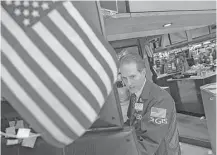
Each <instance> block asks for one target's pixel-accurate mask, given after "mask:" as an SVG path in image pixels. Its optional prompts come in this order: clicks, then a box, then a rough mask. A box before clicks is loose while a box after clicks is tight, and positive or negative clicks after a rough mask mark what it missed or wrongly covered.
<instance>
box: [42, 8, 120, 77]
mask: <svg viewBox="0 0 217 155" xmlns="http://www.w3.org/2000/svg"><path fill="white" fill-rule="evenodd" d="M57 11H58V12H59V13H60V14H61V15H62V18H64V19H65V21H67V23H68V24H69V26H71V27H73V29H74V30H75V31H76V32H77V34H79V36H80V38H82V40H83V42H84V43H85V44H86V46H87V48H88V49H89V50H90V51H91V53H92V54H93V56H94V57H96V58H97V60H98V61H99V63H100V64H101V65H102V66H103V68H104V70H105V71H106V73H107V74H108V76H109V78H110V79H111V81H113V73H112V70H111V68H110V67H109V65H108V63H107V62H106V61H105V60H104V58H103V57H102V56H101V54H100V53H99V51H98V50H97V49H96V48H95V47H94V46H93V44H92V43H91V42H90V40H89V38H88V37H87V35H86V34H85V33H84V32H83V31H82V29H81V28H80V27H79V26H78V24H77V23H76V21H75V20H74V19H73V18H72V16H71V15H70V14H69V13H68V12H67V10H66V9H65V8H64V7H63V6H61V7H59V8H57ZM43 20H44V21H45V19H43ZM43 20H42V21H43ZM113 54H114V55H115V54H116V53H115V52H114V53H113Z"/></svg>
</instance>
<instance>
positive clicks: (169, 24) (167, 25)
mask: <svg viewBox="0 0 217 155" xmlns="http://www.w3.org/2000/svg"><path fill="white" fill-rule="evenodd" d="M171 25H172V23H167V24H164V25H163V27H169V26H171Z"/></svg>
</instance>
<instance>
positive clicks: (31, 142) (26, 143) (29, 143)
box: [22, 133, 37, 148]
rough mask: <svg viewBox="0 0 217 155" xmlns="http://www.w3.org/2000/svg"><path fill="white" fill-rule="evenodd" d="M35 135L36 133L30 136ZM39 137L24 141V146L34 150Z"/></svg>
mask: <svg viewBox="0 0 217 155" xmlns="http://www.w3.org/2000/svg"><path fill="white" fill-rule="evenodd" d="M32 135H35V134H34V133H30V136H32ZM36 139H37V137H32V138H25V139H23V142H22V146H24V147H30V148H33V147H34V145H35V142H36Z"/></svg>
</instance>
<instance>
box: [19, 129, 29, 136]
mask: <svg viewBox="0 0 217 155" xmlns="http://www.w3.org/2000/svg"><path fill="white" fill-rule="evenodd" d="M30 131H31V130H30V129H27V128H19V130H18V132H17V137H18V138H26V137H29V134H30Z"/></svg>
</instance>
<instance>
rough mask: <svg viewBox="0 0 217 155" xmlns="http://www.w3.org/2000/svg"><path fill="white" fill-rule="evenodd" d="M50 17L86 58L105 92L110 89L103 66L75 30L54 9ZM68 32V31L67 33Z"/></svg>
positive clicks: (109, 82)
mask: <svg viewBox="0 0 217 155" xmlns="http://www.w3.org/2000/svg"><path fill="white" fill-rule="evenodd" d="M48 16H49V17H50V19H51V20H52V21H53V22H54V23H55V24H56V26H57V27H59V29H60V30H61V31H62V33H64V34H65V36H66V37H68V39H69V40H70V41H71V42H72V44H73V45H74V46H75V47H76V48H77V49H78V50H79V52H80V53H81V54H82V55H83V56H84V57H85V58H86V61H87V62H88V63H89V64H90V66H91V67H92V68H93V69H94V70H95V72H96V73H97V74H98V75H99V77H100V78H101V80H102V81H103V83H104V85H105V86H106V89H107V94H108V92H109V91H110V90H111V81H110V79H109V76H108V74H107V73H106V72H105V70H104V68H103V67H102V66H101V64H100V63H99V62H98V60H97V59H96V58H95V57H94V56H93V54H92V53H91V51H90V50H89V49H88V47H87V46H86V44H85V43H84V42H83V40H82V39H81V38H80V36H79V35H78V34H77V32H76V31H75V30H74V29H73V28H72V27H71V26H70V25H69V24H68V23H67V22H66V21H65V20H64V19H63V17H62V16H61V15H60V14H59V13H58V12H57V11H56V10H54V11H52V12H51V13H50V14H49V15H48ZM67 32H70V33H67Z"/></svg>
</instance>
